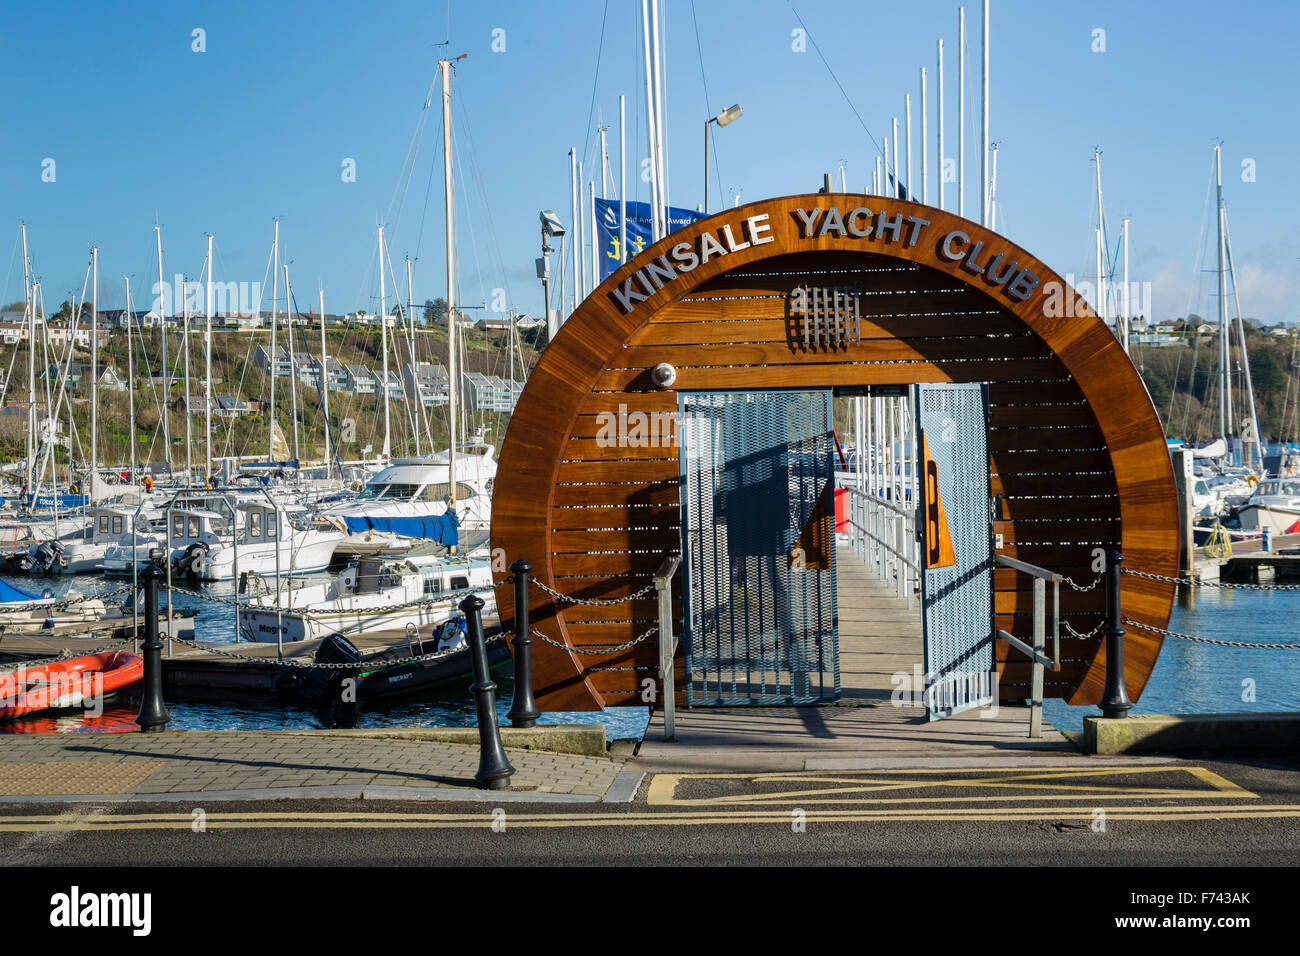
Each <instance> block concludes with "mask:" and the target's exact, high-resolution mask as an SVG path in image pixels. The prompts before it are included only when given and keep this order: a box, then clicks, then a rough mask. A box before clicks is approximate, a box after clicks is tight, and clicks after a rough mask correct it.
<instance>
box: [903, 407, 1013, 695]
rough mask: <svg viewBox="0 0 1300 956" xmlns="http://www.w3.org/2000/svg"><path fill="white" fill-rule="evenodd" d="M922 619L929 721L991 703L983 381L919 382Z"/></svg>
mask: <svg viewBox="0 0 1300 956" xmlns="http://www.w3.org/2000/svg"><path fill="white" fill-rule="evenodd" d="M913 406H914V407H915V409H916V434H917V436H918V446H919V447H918V454H919V459H918V467H919V473H920V474H919V477H920V482H919V484H920V488H921V495H920V508H921V512H920V515H919V516H918V527H919V528H920V536H921V569H922V573H921V619H922V624H923V630H924V634H925V684H926V687H925V709H926V715H927V716H928V717H929V719H930V720H938V719H940V718H941V717H949V716H951V715H953V714H957V713H960V712H962V711H964V710H970V709H972V708H974V707H983V706H987V705H988V704H990V703H992V699H993V695H994V694H996V693H997V687H996V678H995V675H994V663H993V633H994V631H993V562H992V540H991V532H992V528H991V525H990V509H989V457H988V440H987V434H986V432H985V410H986V408H987V407H988V391H987V388H986V387H985V386H984V385H979V384H973V385H917V386H915V392H914V394H913Z"/></svg>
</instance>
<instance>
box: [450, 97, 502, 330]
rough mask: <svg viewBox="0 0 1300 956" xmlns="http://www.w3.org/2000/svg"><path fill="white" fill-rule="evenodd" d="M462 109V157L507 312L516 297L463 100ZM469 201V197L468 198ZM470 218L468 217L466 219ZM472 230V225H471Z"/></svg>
mask: <svg viewBox="0 0 1300 956" xmlns="http://www.w3.org/2000/svg"><path fill="white" fill-rule="evenodd" d="M456 105H457V106H458V107H459V109H460V118H461V125H462V127H463V128H464V130H465V138H464V143H463V145H462V155H466V154H467V155H468V163H467V165H468V167H469V181H470V184H471V186H472V187H474V188H475V189H476V191H477V194H478V198H479V201H480V202H481V203H482V204H483V212H484V216H485V218H486V220H487V230H486V232H487V236H486V238H487V242H488V246H489V248H488V252H489V254H491V255H493V258H494V259H495V266H496V268H497V269H498V270H499V275H500V277H501V284H502V287H503V288H504V290H505V293H506V307H507V311H508V310H509V309H510V308H512V307H513V306H514V295H513V293H512V292H511V288H510V273H509V271H508V270H507V269H506V266H505V258H504V257H503V256H502V254H501V243H500V241H499V240H498V238H497V232H496V221H495V220H494V219H493V216H492V206H491V203H490V201H489V198H488V192H487V183H486V180H485V178H484V176H483V169H482V167H481V166H480V165H479V162H478V149H477V147H476V146H475V145H474V131H473V129H472V128H471V127H470V124H469V113H468V111H467V110H466V109H465V104H464V102H463V101H461V100H459V99H458V100H457V101H456ZM466 198H467V200H468V197H466ZM466 218H467V219H468V218H469V217H468V216H467V217H466ZM471 230H472V224H471ZM479 284H480V285H482V281H481V280H480V283H479Z"/></svg>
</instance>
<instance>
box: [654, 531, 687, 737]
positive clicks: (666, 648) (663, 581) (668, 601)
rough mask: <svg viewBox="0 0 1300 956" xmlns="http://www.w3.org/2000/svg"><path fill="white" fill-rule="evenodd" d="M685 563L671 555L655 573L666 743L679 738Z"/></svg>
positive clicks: (677, 556) (680, 557) (660, 674)
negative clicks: (676, 606) (678, 586)
mask: <svg viewBox="0 0 1300 956" xmlns="http://www.w3.org/2000/svg"><path fill="white" fill-rule="evenodd" d="M681 563H682V556H681V555H680V554H670V555H668V556H667V557H665V558H664V560H663V563H662V564H660V565H659V570H657V571H655V573H654V582H655V593H656V595H657V596H658V598H659V680H660V683H661V686H662V688H663V697H664V704H663V706H664V740H676V739H677V723H676V719H677V711H676V708H677V686H676V674H675V673H674V670H673V666H674V660H675V659H676V657H677V635H676V634H675V633H674V632H673V575H674V574H676V573H677V568H678V566H679V565H680V564H681Z"/></svg>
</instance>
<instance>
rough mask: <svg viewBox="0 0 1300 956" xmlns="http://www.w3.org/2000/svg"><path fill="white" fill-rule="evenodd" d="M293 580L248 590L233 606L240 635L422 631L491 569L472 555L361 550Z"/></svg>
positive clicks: (490, 600) (447, 615) (271, 637)
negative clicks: (399, 555)
mask: <svg viewBox="0 0 1300 956" xmlns="http://www.w3.org/2000/svg"><path fill="white" fill-rule="evenodd" d="M262 584H264V585H268V586H269V585H270V582H269V581H265V580H264V581H263V582H262ZM292 584H293V585H297V586H291V587H288V588H285V589H284V590H282V591H281V593H280V594H279V596H278V598H277V595H276V594H275V593H274V592H273V591H272V592H269V593H264V594H252V595H249V597H248V599H247V604H246V605H245V606H244V607H242V608H241V609H240V611H239V630H240V634H241V636H242V637H243V638H244V639H245V640H250V641H270V642H274V641H275V640H276V638H277V634H278V635H279V638H280V640H283V641H302V640H314V639H317V638H324V637H325V636H327V635H329V634H334V633H344V634H347V635H348V636H349V637H355V636H356V635H357V634H371V633H376V632H381V633H391V634H398V635H400V634H407V633H409V631H410V629H411V628H414V629H415V631H416V632H425V631H427V630H429V629H430V628H438V627H440V626H441V625H443V624H445V623H446V622H447V621H449V620H451V619H453V618H455V617H458V616H459V614H460V610H459V608H458V606H457V605H458V604H459V602H460V601H461V600H463V599H464V597H465V593H466V591H467V589H469V588H479V587H489V586H490V585H491V584H492V569H491V567H490V565H489V563H488V562H487V561H484V560H480V559H477V558H474V559H470V558H462V557H447V556H440V557H421V558H407V559H405V560H401V561H383V560H380V559H378V558H361V559H360V560H358V561H357V563H356V564H354V565H353V566H351V567H349V568H347V569H346V570H343V571H340V572H339V573H338V575H337V576H335V578H334V579H333V580H330V581H323V582H321V583H318V584H317V583H311V584H308V583H302V582H292ZM481 597H482V598H483V600H484V604H485V607H484V614H491V613H494V612H495V608H496V599H495V596H494V595H493V593H492V592H491V591H485V592H481ZM426 602H427V603H426ZM410 605H414V606H410Z"/></svg>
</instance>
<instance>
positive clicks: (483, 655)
mask: <svg viewBox="0 0 1300 956" xmlns="http://www.w3.org/2000/svg"><path fill="white" fill-rule="evenodd" d="M460 609H461V610H462V611H464V612H465V621H466V623H467V625H468V627H469V652H470V657H471V658H472V659H473V661H474V684H473V685H472V686H471V687H470V690H471V691H473V692H474V703H475V705H476V706H477V708H478V752H479V759H478V773H476V774H474V779H475V780H476V781H478V785H479V789H480V790H502V789H504V788H505V787H508V786H509V785H510V778H511V777H512V776H513V775H514V772H515V768H514V767H512V766H510V761H509V760H507V759H506V750H505V747H503V746H501V730H500V728H498V727H497V699H496V690H497V685H496V684H494V683H493V682H492V675H491V673H490V672H489V671H488V660H487V645H486V644H485V643H484V641H483V615H482V613H481V612H482V610H483V599H482V598H481V597H479V596H478V595H477V594H471V595H470V596H469V597H467V598H465V600H463V601H461V602H460Z"/></svg>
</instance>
